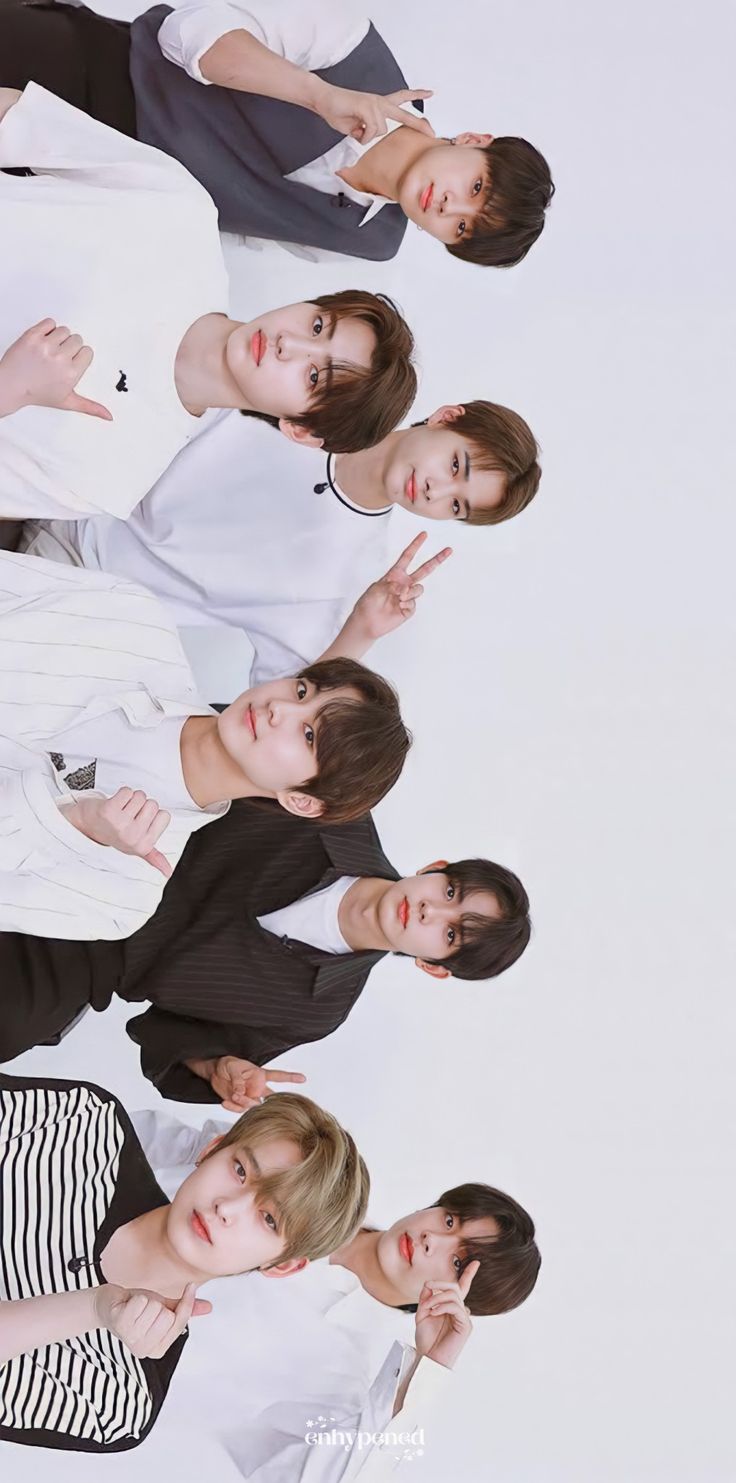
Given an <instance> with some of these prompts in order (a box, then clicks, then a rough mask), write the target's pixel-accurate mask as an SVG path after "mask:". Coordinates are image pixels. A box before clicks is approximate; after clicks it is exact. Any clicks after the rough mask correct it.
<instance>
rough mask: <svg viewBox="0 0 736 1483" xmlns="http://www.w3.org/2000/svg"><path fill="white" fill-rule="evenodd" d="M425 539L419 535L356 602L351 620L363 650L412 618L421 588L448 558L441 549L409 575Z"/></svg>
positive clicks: (448, 550) (423, 534) (448, 549)
mask: <svg viewBox="0 0 736 1483" xmlns="http://www.w3.org/2000/svg"><path fill="white" fill-rule="evenodd" d="M426 539H427V532H426V530H423V531H420V533H419V535H418V536H415V537H414V540H413V541H410V543H409V545H408V546H407V548H406V550H405V551H402V553H401V555H400V557H399V558H398V561H395V562H394V564H393V566H392V567H389V570H388V571H387V572H386V575H385V576H384V577H380V578H379V580H378V581H377V582H372V583H371V585H370V587H367V588H366V590H365V592H364V593H363V596H362V597H359V598H358V601H357V602H356V604H355V607H354V608H353V614H352V616H353V618H354V620H355V625H356V628H357V630H358V631H359V632H361V633H362V634H363V635H364V637H365V640H366V644H365V647H366V648H369V647H370V645H371V644H374V643H375V642H376V639H380V638H383V637H384V635H385V634H387V633H392V632H393V630H394V629H395V628H400V627H401V624H402V623H405V622H406V620H407V618H413V616H414V613H415V611H416V606H417V601H418V599H419V598H420V597H421V595H422V593H423V592H424V587H423V585H422V584H423V583H424V582H425V581H426V580H427V577H431V575H432V573H433V572H436V570H437V568H438V567H439V566H442V563H443V561H447V558H448V556H452V547H451V546H445V547H444V549H443V550H442V551H438V552H437V555H436V556H430V558H429V560H428V561H425V562H423V563H422V565H421V566H418V567H417V569H416V571H415V572H410V571H409V567H410V566H411V563H412V561H413V560H414V557H415V556H416V554H417V552H418V551H419V549H420V547H421V546H422V545H423V544H424V542H425V541H426Z"/></svg>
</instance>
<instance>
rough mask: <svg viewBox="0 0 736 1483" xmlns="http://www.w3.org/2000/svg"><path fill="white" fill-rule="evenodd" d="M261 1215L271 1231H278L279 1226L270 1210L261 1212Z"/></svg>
mask: <svg viewBox="0 0 736 1483" xmlns="http://www.w3.org/2000/svg"><path fill="white" fill-rule="evenodd" d="M261 1215H262V1216H263V1219H264V1220H265V1222H266V1225H267V1226H268V1229H269V1231H277V1230H278V1226H277V1224H276V1220H275V1218H274V1216H273V1215H272V1214H271V1211H270V1210H262V1211H261Z"/></svg>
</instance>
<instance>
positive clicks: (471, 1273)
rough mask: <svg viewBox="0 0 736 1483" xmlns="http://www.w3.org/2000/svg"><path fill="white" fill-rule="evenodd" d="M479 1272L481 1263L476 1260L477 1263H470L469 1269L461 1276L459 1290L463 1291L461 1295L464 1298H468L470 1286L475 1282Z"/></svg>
mask: <svg viewBox="0 0 736 1483" xmlns="http://www.w3.org/2000/svg"><path fill="white" fill-rule="evenodd" d="M479 1271H480V1262H479V1261H477V1260H476V1261H472V1262H468V1265H467V1267H466V1268H465V1269H464V1271H463V1272H462V1273H461V1275H460V1281H459V1282H458V1287H459V1289H460V1291H461V1293H462V1295H463V1297H464V1298H466V1297H467V1295H468V1291H469V1289H470V1284H471V1282H472V1281H473V1278H474V1277H475V1274H476V1272H479Z"/></svg>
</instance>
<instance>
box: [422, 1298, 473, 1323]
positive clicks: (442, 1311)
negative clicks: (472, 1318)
mask: <svg viewBox="0 0 736 1483" xmlns="http://www.w3.org/2000/svg"><path fill="white" fill-rule="evenodd" d="M429 1316H430V1318H453V1319H456V1320H457V1321H458V1322H461V1323H465V1321H466V1320H467V1316H468V1315H467V1313H466V1312H465V1309H464V1308H463V1307H460V1308H459V1309H458V1306H457V1304H456V1303H454V1302H453V1301H452V1300H451V1299H447V1300H446V1301H443V1302H435V1303H432V1304H431V1305H430V1309H429Z"/></svg>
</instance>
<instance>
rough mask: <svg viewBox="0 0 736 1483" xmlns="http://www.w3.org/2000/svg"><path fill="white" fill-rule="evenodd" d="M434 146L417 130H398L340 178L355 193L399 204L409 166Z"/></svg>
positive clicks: (378, 142)
mask: <svg viewBox="0 0 736 1483" xmlns="http://www.w3.org/2000/svg"><path fill="white" fill-rule="evenodd" d="M435 143H436V140H435V139H434V138H433V137H430V136H429V135H427V134H422V133H420V132H419V130H418V129H409V128H404V127H402V128H399V129H395V130H394V132H393V133H392V134H386V135H384V137H383V139H379V140H377V142H376V143H375V144H373V145H371V148H370V149H367V150H366V152H365V154H363V155H361V157H360V159H359V160H356V162H355V164H354V165H348V166H347V167H346V168H345V169H344V170H338V171H337V174H338V175H339V176H340V179H341V180H344V181H346V182H347V184H348V185H352V187H353V189H354V190H357V191H365V193H366V195H370V196H385V198H386V200H387V201H397V200H398V198H399V190H400V183H401V180H402V177H403V176H404V175H405V174H406V171H407V170H408V169H409V166H410V165H413V164H414V161H415V160H418V159H419V157H420V155H423V154H424V153H425V151H426V150H428V149H431V148H432V145H433V144H435Z"/></svg>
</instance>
